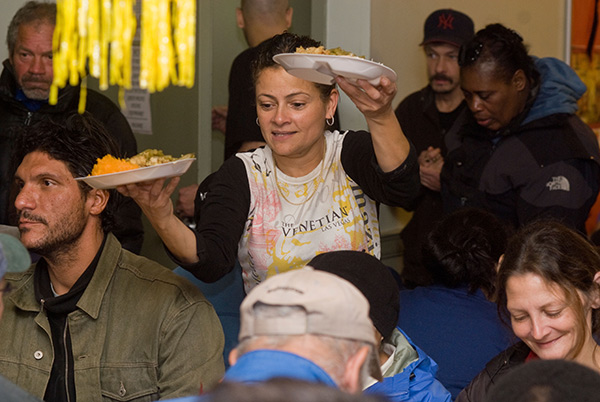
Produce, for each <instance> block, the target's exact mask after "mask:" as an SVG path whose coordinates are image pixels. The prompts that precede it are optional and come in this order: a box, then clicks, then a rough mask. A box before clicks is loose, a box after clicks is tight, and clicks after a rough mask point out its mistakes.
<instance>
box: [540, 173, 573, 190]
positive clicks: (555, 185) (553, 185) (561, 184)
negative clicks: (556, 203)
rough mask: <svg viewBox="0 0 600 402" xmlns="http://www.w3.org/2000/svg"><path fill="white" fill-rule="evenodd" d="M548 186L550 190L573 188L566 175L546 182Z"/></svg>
mask: <svg viewBox="0 0 600 402" xmlns="http://www.w3.org/2000/svg"><path fill="white" fill-rule="evenodd" d="M546 187H548V189H549V190H550V191H554V190H562V191H570V190H571V185H570V183H569V180H567V178H566V177H565V176H555V177H553V178H552V180H550V181H549V182H548V183H546Z"/></svg>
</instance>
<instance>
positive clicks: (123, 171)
mask: <svg viewBox="0 0 600 402" xmlns="http://www.w3.org/2000/svg"><path fill="white" fill-rule="evenodd" d="M196 159H197V158H195V157H194V158H185V159H178V160H176V161H170V162H165V163H159V164H157V165H152V166H142V167H139V168H135V169H128V170H122V171H120V172H112V173H104V174H99V175H95V176H92V175H89V176H81V177H75V180H85V179H90V178H93V179H95V178H106V177H108V176H112V175H120V174H124V173H131V172H133V171H135V172H139V171H140V170H148V169H152V168H157V167H162V166H166V165H174V164H176V163H178V162H184V161H189V160H191V161H192V162H193V161H195V160H196Z"/></svg>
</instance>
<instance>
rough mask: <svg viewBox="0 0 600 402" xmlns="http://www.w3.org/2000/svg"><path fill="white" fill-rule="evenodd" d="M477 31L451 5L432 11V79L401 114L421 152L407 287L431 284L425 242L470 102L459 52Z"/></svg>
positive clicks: (427, 35)
mask: <svg viewBox="0 0 600 402" xmlns="http://www.w3.org/2000/svg"><path fill="white" fill-rule="evenodd" d="M473 35H474V27H473V21H472V20H471V18H469V17H468V16H467V15H465V14H463V13H461V12H459V11H456V10H452V9H442V10H437V11H434V12H433V13H431V14H430V15H429V17H427V20H426V21H425V27H424V36H423V41H422V42H421V44H420V45H421V46H422V47H423V50H424V51H425V58H426V64H427V76H428V79H429V84H428V85H427V86H426V87H425V88H423V89H421V90H420V91H417V92H415V93H412V94H410V95H409V96H407V97H406V98H405V99H404V100H403V101H402V102H401V103H400V105H399V106H398V108H397V109H396V117H397V118H398V121H399V122H400V125H401V126H402V130H403V131H404V133H405V134H406V136H407V138H408V139H409V140H410V141H411V142H412V143H413V144H414V146H415V148H416V150H417V153H418V154H419V167H420V175H421V194H420V198H419V200H418V203H417V206H416V207H415V209H414V213H413V216H412V219H411V220H410V221H409V222H408V224H407V226H406V227H405V228H404V230H403V231H402V233H401V234H400V237H401V238H402V241H403V243H404V257H403V259H404V265H403V269H402V274H401V275H402V279H403V281H404V283H405V285H406V286H407V287H410V288H412V287H415V286H425V285H429V284H431V276H430V275H429V273H428V272H427V270H426V269H425V268H424V267H423V264H422V263H421V244H422V243H423V241H424V240H425V238H426V236H427V233H429V231H430V230H431V229H432V227H433V225H434V224H435V222H437V221H438V220H440V219H441V217H442V199H441V196H440V172H441V170H442V166H443V164H444V156H445V155H446V152H447V144H446V143H445V139H447V138H450V137H449V136H448V133H451V132H455V131H456V130H458V129H459V128H460V126H461V125H462V122H463V120H464V118H465V117H467V116H468V113H469V111H468V108H467V105H466V103H465V102H464V97H463V93H462V90H461V88H460V69H459V66H458V52H459V49H460V46H461V45H462V44H463V43H464V42H465V41H467V40H469V39H471V37H473Z"/></svg>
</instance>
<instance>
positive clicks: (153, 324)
mask: <svg viewBox="0 0 600 402" xmlns="http://www.w3.org/2000/svg"><path fill="white" fill-rule="evenodd" d="M115 149H116V148H115V145H114V142H113V141H112V139H111V138H110V136H108V135H107V133H106V131H105V130H104V128H103V127H102V125H100V124H99V123H98V122H97V121H96V120H94V119H93V118H92V117H91V116H89V115H87V114H84V115H78V114H77V113H74V114H72V115H69V116H67V117H65V119H64V120H62V121H60V122H59V121H55V122H50V121H47V122H41V123H38V124H36V125H34V126H31V127H30V128H29V130H28V131H27V132H25V133H24V134H23V135H22V136H21V137H20V139H19V142H18V144H17V147H16V155H15V156H16V163H17V165H18V168H17V170H16V175H15V181H16V184H17V186H18V188H19V192H18V194H17V197H16V201H15V207H16V210H17V211H18V214H19V230H20V233H21V241H22V242H23V244H24V245H25V246H26V247H27V248H28V249H29V251H32V252H34V253H36V254H37V255H39V256H40V257H41V258H40V260H39V261H38V262H37V263H36V264H34V265H33V266H32V267H31V268H30V269H28V270H27V271H25V272H22V273H18V274H8V275H7V280H8V283H9V284H10V285H11V287H12V288H13V290H12V292H11V294H10V295H8V296H7V297H6V298H5V299H4V305H5V310H4V317H3V322H2V325H1V326H0V339H2V342H0V374H1V375H3V376H5V377H6V378H8V379H9V380H10V381H13V382H14V383H16V384H17V385H18V386H20V387H22V388H24V389H25V390H27V391H28V392H30V393H31V394H33V395H35V396H37V397H40V398H43V399H44V400H49V401H67V400H68V401H75V400H78V401H86V402H90V401H103V400H107V399H108V400H111V399H116V400H128V401H142V400H143V401H150V400H155V399H162V398H169V397H179V396H187V395H194V394H196V395H197V394H198V393H199V392H200V390H201V389H204V390H206V389H210V388H211V387H213V386H214V385H215V384H216V383H217V382H218V381H219V379H220V378H221V377H222V375H223V371H224V365H223V356H222V351H223V332H222V330H221V325H220V323H219V320H218V317H217V315H216V313H215V311H214V309H213V307H212V306H211V305H210V303H209V302H208V301H207V300H206V299H205V298H204V296H203V295H202V294H201V293H200V291H199V290H198V289H197V288H196V287H194V286H193V285H192V284H190V283H189V282H188V281H186V280H185V279H182V278H180V277H179V276H177V275H175V274H173V273H172V272H171V271H170V270H169V269H167V268H165V267H162V266H160V265H159V264H157V263H155V262H153V261H150V260H148V259H146V258H143V257H140V256H137V255H135V254H133V253H130V252H128V251H126V250H124V249H123V248H122V247H121V245H120V243H119V242H118V240H117V239H116V237H115V236H114V235H113V234H112V233H111V232H110V228H111V220H112V218H113V216H112V214H111V213H112V202H111V201H113V197H112V191H114V190H105V189H94V188H91V187H90V186H88V185H87V184H86V183H85V182H84V181H77V180H75V178H76V177H81V176H87V175H89V174H90V172H91V170H92V167H93V165H94V163H95V162H96V159H97V158H99V157H102V156H104V155H105V154H109V153H110V154H112V155H115V153H114V152H115Z"/></svg>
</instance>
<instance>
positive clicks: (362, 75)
mask: <svg viewBox="0 0 600 402" xmlns="http://www.w3.org/2000/svg"><path fill="white" fill-rule="evenodd" d="M273 60H275V62H276V63H279V64H281V65H282V66H283V68H285V70H286V71H287V72H288V73H290V74H292V75H293V76H296V77H298V78H302V79H304V80H307V81H312V82H316V83H318V84H325V85H330V84H333V83H334V78H335V76H337V75H341V76H344V77H345V78H347V79H348V80H350V81H351V82H352V81H354V82H355V81H356V80H357V79H363V80H367V81H369V83H370V84H371V85H379V80H380V78H381V76H385V77H388V78H389V79H390V80H391V81H393V82H395V81H396V79H397V78H398V75H397V74H396V72H395V71H394V70H392V69H391V68H389V67H387V66H384V65H383V64H381V63H377V62H374V61H371V60H365V59H361V58H359V57H352V56H330V55H326V54H306V53H280V54H277V55H275V56H273Z"/></svg>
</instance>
